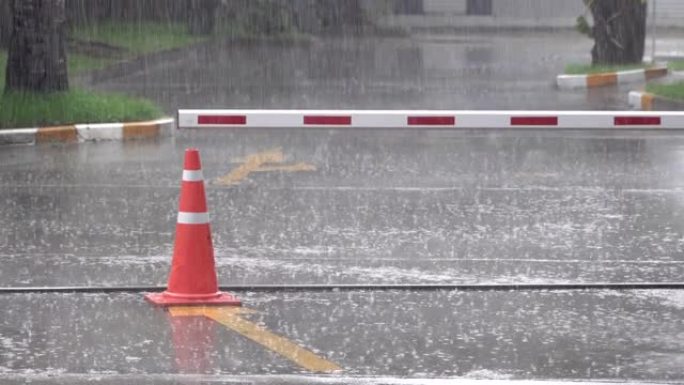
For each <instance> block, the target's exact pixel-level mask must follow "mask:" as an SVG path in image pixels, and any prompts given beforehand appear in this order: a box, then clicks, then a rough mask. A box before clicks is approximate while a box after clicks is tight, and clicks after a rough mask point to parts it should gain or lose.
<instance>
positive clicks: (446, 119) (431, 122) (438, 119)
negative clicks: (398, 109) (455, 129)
mask: <svg viewBox="0 0 684 385" xmlns="http://www.w3.org/2000/svg"><path fill="white" fill-rule="evenodd" d="M406 123H407V124H408V125H409V126H454V125H456V117H455V116H409V117H408V118H407V119H406Z"/></svg>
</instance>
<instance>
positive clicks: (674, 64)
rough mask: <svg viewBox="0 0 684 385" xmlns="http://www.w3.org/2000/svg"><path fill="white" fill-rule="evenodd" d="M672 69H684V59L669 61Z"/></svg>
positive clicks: (668, 64)
mask: <svg viewBox="0 0 684 385" xmlns="http://www.w3.org/2000/svg"><path fill="white" fill-rule="evenodd" d="M667 66H668V67H669V68H670V70H672V71H684V60H675V61H671V62H669V63H667Z"/></svg>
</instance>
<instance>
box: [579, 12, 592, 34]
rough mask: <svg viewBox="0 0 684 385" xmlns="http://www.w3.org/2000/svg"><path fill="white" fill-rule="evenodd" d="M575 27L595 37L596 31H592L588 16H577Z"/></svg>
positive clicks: (582, 32)
mask: <svg viewBox="0 0 684 385" xmlns="http://www.w3.org/2000/svg"><path fill="white" fill-rule="evenodd" d="M575 29H576V30H577V32H579V33H581V34H582V35H586V36H589V37H590V38H593V37H594V33H593V32H592V29H591V26H589V22H588V21H587V18H586V17H585V16H584V15H582V16H578V17H577V22H576V23H575Z"/></svg>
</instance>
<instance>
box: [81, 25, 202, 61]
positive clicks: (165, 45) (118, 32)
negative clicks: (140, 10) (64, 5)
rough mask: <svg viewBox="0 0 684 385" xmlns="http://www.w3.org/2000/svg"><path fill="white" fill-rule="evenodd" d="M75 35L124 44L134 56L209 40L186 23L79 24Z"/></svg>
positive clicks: (113, 44)
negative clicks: (195, 33)
mask: <svg viewBox="0 0 684 385" xmlns="http://www.w3.org/2000/svg"><path fill="white" fill-rule="evenodd" d="M71 36H72V37H73V38H76V39H79V40H84V41H96V42H100V43H105V44H108V45H111V46H116V47H121V48H123V49H125V50H126V51H128V52H129V53H131V54H133V55H140V54H144V53H149V52H155V51H163V50H167V49H172V48H179V47H183V46H186V45H189V44H192V43H196V42H199V41H202V40H204V39H206V37H198V36H192V35H190V34H189V33H188V32H187V28H186V26H185V24H182V23H152V22H142V23H119V22H117V23H114V22H101V23H97V24H91V25H83V26H76V27H75V28H74V29H73V30H72V31H71Z"/></svg>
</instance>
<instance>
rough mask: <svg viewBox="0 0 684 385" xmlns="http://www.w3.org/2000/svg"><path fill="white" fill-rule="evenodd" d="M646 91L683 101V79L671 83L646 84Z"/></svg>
mask: <svg viewBox="0 0 684 385" xmlns="http://www.w3.org/2000/svg"><path fill="white" fill-rule="evenodd" d="M646 91H647V92H650V93H652V94H656V95H658V96H663V97H666V98H669V99H675V100H682V101H684V81H680V82H677V83H672V84H654V83H651V84H647V85H646Z"/></svg>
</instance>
